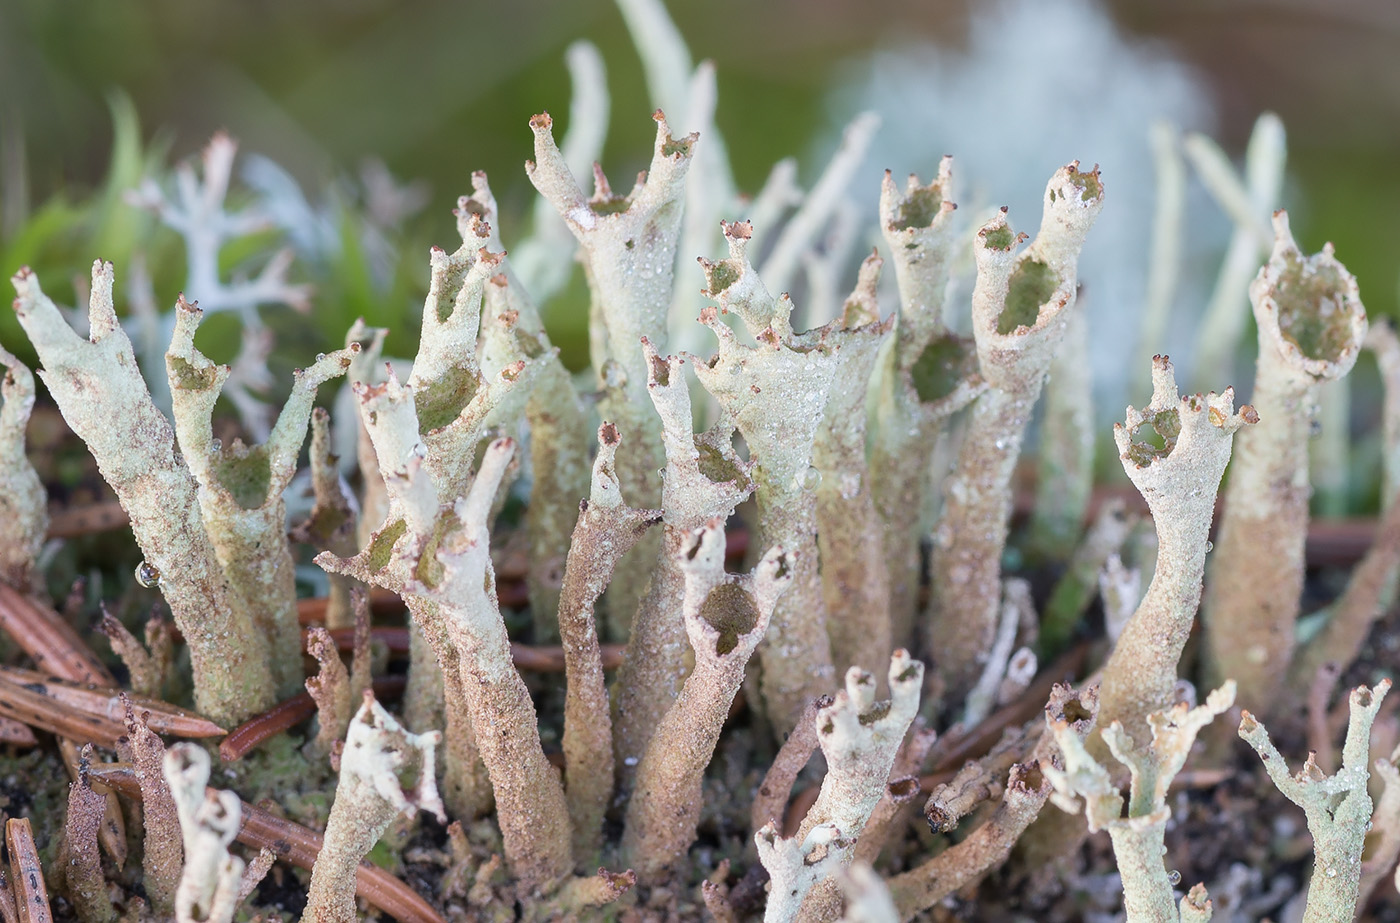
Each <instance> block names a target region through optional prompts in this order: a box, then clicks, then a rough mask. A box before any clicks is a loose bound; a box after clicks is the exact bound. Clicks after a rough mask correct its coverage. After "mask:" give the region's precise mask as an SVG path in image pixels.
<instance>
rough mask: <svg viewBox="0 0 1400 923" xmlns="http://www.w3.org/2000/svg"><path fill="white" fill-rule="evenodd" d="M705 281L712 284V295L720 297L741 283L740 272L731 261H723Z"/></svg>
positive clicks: (716, 265)
mask: <svg viewBox="0 0 1400 923" xmlns="http://www.w3.org/2000/svg"><path fill="white" fill-rule="evenodd" d="M707 275H708V278H707V279H706V280H705V281H706V282H708V283H710V294H711V295H718V294H719V293H720V292H722V291H724V290H725V289H727V288H729V286H731V285H733V284H734V283H735V282H738V281H739V270H738V268H736V267H735V266H734V264H733V263H732V262H730V261H729V260H721V261H720V262H718V263H716V264H715V265H714V268H713V269H711V270H710V271H709V273H708V274H707Z"/></svg>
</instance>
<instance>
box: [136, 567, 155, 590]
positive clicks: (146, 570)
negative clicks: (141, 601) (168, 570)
mask: <svg viewBox="0 0 1400 923" xmlns="http://www.w3.org/2000/svg"><path fill="white" fill-rule="evenodd" d="M136 582H137V583H139V584H141V585H142V586H143V587H145V588H146V589H148V590H154V589H157V588H158V587H159V586H160V571H159V570H157V569H156V566H155V565H154V564H149V563H147V562H145V561H142V562H141V563H140V564H138V565H136Z"/></svg>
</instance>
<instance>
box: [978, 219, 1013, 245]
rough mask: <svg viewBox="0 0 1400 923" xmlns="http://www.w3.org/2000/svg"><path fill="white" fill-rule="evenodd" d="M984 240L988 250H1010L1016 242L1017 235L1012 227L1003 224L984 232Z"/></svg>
mask: <svg viewBox="0 0 1400 923" xmlns="http://www.w3.org/2000/svg"><path fill="white" fill-rule="evenodd" d="M982 240H983V241H984V244H983V245H984V246H985V247H986V248H987V249H988V250H1010V249H1011V245H1012V244H1013V243H1015V242H1016V235H1015V234H1014V233H1012V231H1011V228H1009V227H1007V226H1006V225H1002V226H1001V227H999V228H996V229H995V230H991V231H988V232H987V233H986V234H983V235H982Z"/></svg>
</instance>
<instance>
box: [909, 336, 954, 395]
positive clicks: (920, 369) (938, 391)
mask: <svg viewBox="0 0 1400 923" xmlns="http://www.w3.org/2000/svg"><path fill="white" fill-rule="evenodd" d="M966 359H967V356H966V354H965V353H964V351H963V347H962V344H961V343H960V342H958V340H957V339H956V338H954V337H951V336H949V337H942V338H940V339H937V340H934V341H933V342H932V343H930V344H929V345H928V346H926V347H924V351H923V352H922V353H920V354H919V358H918V359H916V360H915V361H914V367H913V368H911V369H910V370H909V374H910V377H911V378H913V380H914V393H915V394H917V395H918V396H919V400H920V401H922V402H923V403H925V404H928V403H932V402H933V401H937V400H941V399H942V398H945V397H947V396H948V395H950V394H952V393H953V389H954V388H956V387H957V386H958V382H959V381H960V380H961V379H962V372H963V366H964V365H965V364H966Z"/></svg>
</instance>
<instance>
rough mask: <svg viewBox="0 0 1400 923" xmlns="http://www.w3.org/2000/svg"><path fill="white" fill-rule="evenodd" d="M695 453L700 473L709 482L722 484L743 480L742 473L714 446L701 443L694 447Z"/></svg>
mask: <svg viewBox="0 0 1400 923" xmlns="http://www.w3.org/2000/svg"><path fill="white" fill-rule="evenodd" d="M695 451H696V452H697V453H698V454H699V458H698V459H697V462H698V464H699V468H700V473H701V474H703V475H704V476H705V477H707V478H709V479H710V480H711V481H714V482H715V483H717V484H723V483H724V482H726V481H743V480H744V472H742V471H740V470H739V467H738V466H737V465H735V464H734V462H733V461H732V460H730V459H728V458H725V457H724V454H723V453H721V452H720V451H719V449H716V448H715V447H714V446H710V445H704V444H703V443H702V444H700V445H697V446H696V447H695Z"/></svg>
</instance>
